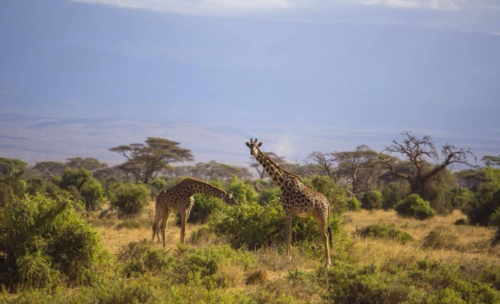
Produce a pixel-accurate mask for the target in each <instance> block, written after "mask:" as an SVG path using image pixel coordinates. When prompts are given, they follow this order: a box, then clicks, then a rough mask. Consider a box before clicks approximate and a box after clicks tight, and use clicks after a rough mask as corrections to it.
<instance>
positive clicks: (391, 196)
mask: <svg viewBox="0 0 500 304" xmlns="http://www.w3.org/2000/svg"><path fill="white" fill-rule="evenodd" d="M409 194H410V186H409V184H408V182H406V181H402V182H398V183H390V184H389V185H387V187H386V188H384V190H383V191H382V197H383V198H382V208H383V209H384V210H389V209H392V208H394V206H396V205H397V204H398V203H399V202H400V201H401V200H403V199H404V198H405V197H407V196H408V195H409Z"/></svg>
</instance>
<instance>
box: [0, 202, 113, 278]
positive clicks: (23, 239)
mask: <svg viewBox="0 0 500 304" xmlns="http://www.w3.org/2000/svg"><path fill="white" fill-rule="evenodd" d="M0 231H2V233H1V234H0V266H2V267H0V269H1V272H2V274H1V275H0V277H1V278H3V280H4V281H2V282H0V283H1V284H5V285H6V286H14V285H11V284H13V283H16V284H17V283H20V284H21V285H26V286H33V287H41V286H42V285H43V284H49V283H51V282H53V281H54V280H55V279H56V276H57V273H61V275H62V278H63V279H64V280H66V281H67V282H69V283H71V284H86V283H89V282H91V281H92V279H93V278H94V277H95V275H96V273H97V270H98V269H97V268H98V267H99V265H100V264H101V263H102V262H103V259H104V257H105V255H104V249H103V247H102V243H101V240H100V237H99V235H98V234H97V232H96V231H94V230H93V229H92V228H91V227H90V226H89V225H88V224H87V223H85V222H84V221H83V220H81V219H80V218H79V217H78V216H77V215H76V213H75V212H74V209H73V207H72V205H71V203H70V202H69V201H68V200H65V199H62V198H61V199H49V198H47V197H45V196H43V195H41V194H38V195H35V196H29V195H26V196H24V198H22V199H16V200H15V201H14V202H12V203H10V204H8V205H7V207H6V209H5V210H4V211H3V212H2V213H1V219H0ZM5 278H8V281H5Z"/></svg>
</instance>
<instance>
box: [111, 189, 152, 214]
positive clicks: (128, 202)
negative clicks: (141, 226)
mask: <svg viewBox="0 0 500 304" xmlns="http://www.w3.org/2000/svg"><path fill="white" fill-rule="evenodd" d="M110 198H111V199H110V202H111V206H113V207H116V208H118V210H119V212H120V215H121V216H136V215H138V214H140V213H141V212H142V211H143V210H144V208H145V207H146V206H147V205H148V204H149V189H148V187H146V186H145V185H142V184H133V183H126V184H117V185H116V186H115V187H113V188H112V190H111V195H110Z"/></svg>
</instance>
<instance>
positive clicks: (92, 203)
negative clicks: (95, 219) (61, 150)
mask: <svg viewBox="0 0 500 304" xmlns="http://www.w3.org/2000/svg"><path fill="white" fill-rule="evenodd" d="M82 183H83V184H82ZM79 186H81V189H80V190H78V187H79ZM59 187H60V188H61V189H63V190H67V191H69V192H70V193H71V194H72V195H73V197H74V199H75V200H81V201H82V203H83V204H85V208H86V209H87V210H96V209H98V208H99V207H101V205H102V200H103V197H104V190H103V189H102V186H101V184H100V183H99V182H98V181H97V180H96V179H94V178H93V177H92V173H90V171H88V170H85V169H80V170H75V169H71V168H66V170H64V173H63V175H62V176H61V179H60V181H59Z"/></svg>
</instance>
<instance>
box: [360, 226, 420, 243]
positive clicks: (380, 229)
mask: <svg viewBox="0 0 500 304" xmlns="http://www.w3.org/2000/svg"><path fill="white" fill-rule="evenodd" d="M356 234H358V235H359V236H361V237H369V238H378V239H386V240H392V241H395V242H398V243H401V244H406V243H408V242H411V241H413V238H412V237H411V236H410V235H409V234H408V233H406V232H404V231H402V230H399V229H397V228H396V227H395V226H394V224H391V225H385V224H375V225H369V226H366V227H364V228H362V229H359V230H356Z"/></svg>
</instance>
